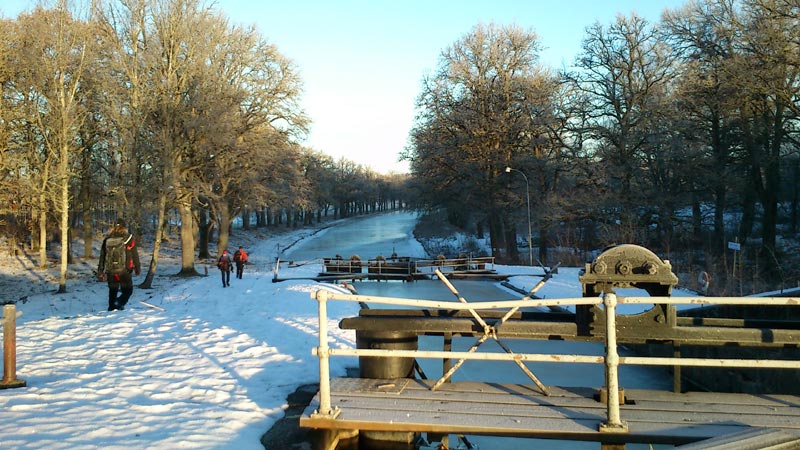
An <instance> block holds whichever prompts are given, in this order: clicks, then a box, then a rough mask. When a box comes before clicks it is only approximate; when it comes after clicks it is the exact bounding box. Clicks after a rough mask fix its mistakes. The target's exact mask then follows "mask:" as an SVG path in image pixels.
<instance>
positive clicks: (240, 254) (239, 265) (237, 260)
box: [233, 245, 247, 280]
mask: <svg viewBox="0 0 800 450" xmlns="http://www.w3.org/2000/svg"><path fill="white" fill-rule="evenodd" d="M233 262H234V264H236V278H238V279H240V280H241V279H242V272H244V265H245V264H247V252H246V251H244V248H242V246H241V245H240V246H239V250H236V251H235V252H233Z"/></svg>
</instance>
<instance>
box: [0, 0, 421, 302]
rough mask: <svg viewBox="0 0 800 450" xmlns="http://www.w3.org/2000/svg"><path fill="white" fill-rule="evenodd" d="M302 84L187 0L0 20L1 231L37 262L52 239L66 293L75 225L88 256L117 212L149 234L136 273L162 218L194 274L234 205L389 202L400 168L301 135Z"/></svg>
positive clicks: (221, 236) (256, 212)
mask: <svg viewBox="0 0 800 450" xmlns="http://www.w3.org/2000/svg"><path fill="white" fill-rule="evenodd" d="M301 97H302V80H301V76H300V74H299V73H298V70H297V68H296V67H295V66H294V64H293V63H292V61H291V60H290V59H289V58H288V57H286V56H285V55H283V54H281V53H280V51H279V50H278V48H277V46H276V45H274V44H271V43H269V42H268V41H267V40H266V39H265V38H264V37H263V36H262V35H261V34H260V33H259V32H258V31H257V30H256V29H255V28H253V27H245V26H240V25H235V24H232V23H230V22H229V20H228V19H227V18H226V16H225V15H223V14H221V13H220V12H219V11H217V10H216V9H215V8H214V7H213V4H207V3H205V2H203V1H201V0H106V1H94V2H91V5H89V4H88V3H87V4H85V5H78V4H73V3H69V2H67V1H65V0H59V1H57V2H56V4H55V5H54V6H52V7H45V6H41V5H40V6H36V7H35V8H34V9H33V10H31V11H29V12H24V13H21V14H20V15H19V16H18V17H16V18H15V19H0V226H2V232H3V234H4V236H5V237H6V238H7V239H8V240H9V243H10V245H11V248H12V249H16V248H17V246H18V245H19V244H21V243H26V244H27V245H30V247H31V249H32V250H33V251H34V252H38V260H39V261H38V262H39V267H40V268H45V267H46V266H47V264H48V262H47V249H48V244H49V243H51V242H53V241H54V240H55V243H58V244H60V247H57V248H60V254H59V261H60V280H59V292H65V291H66V279H67V268H68V264H69V262H70V260H71V258H72V253H73V252H72V251H71V249H70V243H71V242H72V237H73V234H74V235H77V236H80V237H81V238H82V241H83V243H84V248H83V250H82V254H83V256H84V257H86V258H90V257H92V248H93V242H97V238H98V237H99V236H98V231H99V230H102V229H103V227H104V226H106V225H107V224H109V223H111V222H112V221H113V220H114V219H115V218H116V217H124V218H125V219H126V221H127V222H128V223H129V226H130V227H131V228H132V230H133V231H134V232H135V233H137V234H141V233H145V232H147V233H151V235H152V236H154V239H153V243H154V245H153V254H152V259H151V263H150V267H149V270H148V273H147V276H146V280H145V282H144V283H143V284H144V285H145V286H147V285H149V284H150V282H151V281H152V279H153V276H154V274H155V270H156V266H157V264H158V256H159V247H160V243H161V242H162V239H164V238H165V235H164V233H165V229H166V228H167V226H168V225H169V224H170V223H172V224H177V225H178V227H179V230H180V245H181V274H184V275H192V274H195V269H194V263H195V260H196V257H197V256H199V257H203V256H207V255H208V238H209V235H210V234H211V230H212V229H216V230H217V231H218V244H219V247H220V248H224V247H225V246H227V241H228V238H229V230H230V227H231V224H232V223H233V221H234V220H235V219H236V218H237V217H240V218H241V220H242V223H243V226H244V227H250V226H267V225H274V224H284V223H285V224H287V225H288V226H293V225H296V224H308V223H312V222H314V221H319V220H321V219H322V216H323V215H328V214H332V215H333V216H334V217H347V216H350V215H354V214H360V213H365V212H371V211H375V210H381V209H386V208H392V207H397V206H398V205H400V204H401V203H402V197H403V196H404V195H405V194H404V192H405V187H404V185H405V183H406V179H405V176H402V175H390V176H384V175H379V174H376V173H374V172H373V171H372V170H370V169H369V168H365V167H363V166H361V165H358V164H356V163H353V162H351V161H348V160H347V159H344V158H342V159H339V160H334V159H333V158H331V157H330V156H327V155H325V154H323V153H321V152H319V151H316V150H314V149H310V148H307V147H304V146H303V145H301V142H302V141H303V138H304V137H305V136H306V134H307V132H308V126H309V119H308V117H307V116H306V115H305V113H304V111H303V110H302V108H301V107H300V100H301ZM253 221H254V222H255V223H253ZM198 249H199V252H197V250H198Z"/></svg>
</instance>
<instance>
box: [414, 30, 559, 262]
mask: <svg viewBox="0 0 800 450" xmlns="http://www.w3.org/2000/svg"><path fill="white" fill-rule="evenodd" d="M538 57H539V40H538V37H537V36H536V34H535V33H533V32H531V31H524V30H522V29H520V28H518V27H516V26H506V27H501V26H497V25H494V24H492V25H489V26H483V25H478V26H476V27H475V28H473V30H472V31H471V32H470V33H469V34H467V35H466V36H464V37H463V38H462V39H461V40H459V41H458V42H456V43H455V44H453V45H452V46H450V47H449V48H447V49H446V50H445V51H443V52H442V55H441V57H440V63H439V67H438V70H437V71H436V72H435V73H434V74H433V75H431V76H429V77H426V79H425V80H424V81H423V89H422V93H421V94H420V96H419V98H418V100H417V108H418V109H419V111H420V113H419V116H418V119H417V124H416V125H415V127H414V129H413V130H412V133H411V135H412V137H411V139H412V144H411V147H410V148H409V150H408V152H407V153H406V154H405V158H406V159H408V160H410V161H411V168H412V171H413V172H414V174H415V175H416V176H417V177H420V178H421V180H422V181H423V183H425V186H426V191H428V192H430V193H431V194H432V195H431V196H429V197H428V198H427V199H426V200H427V201H428V202H429V204H432V205H439V206H444V207H446V208H447V209H448V215H449V217H450V219H451V220H452V221H454V222H455V223H461V224H462V225H463V224H465V223H467V222H468V221H469V220H470V219H471V218H470V216H471V215H473V214H474V215H476V216H478V217H477V218H478V220H486V221H487V222H488V223H489V234H490V239H491V242H492V247H493V249H499V248H500V247H503V246H505V247H506V252H507V254H508V255H509V256H511V257H515V255H516V245H515V243H516V238H515V234H516V233H515V226H514V224H513V223H512V221H511V220H510V215H509V211H510V210H509V207H508V206H509V204H508V202H509V199H508V194H507V192H508V191H507V189H505V188H504V185H505V182H504V180H508V178H507V176H506V175H505V171H504V169H505V167H506V166H508V165H509V164H511V163H512V162H513V161H517V160H518V159H517V158H516V155H526V154H531V153H534V152H535V151H536V150H535V148H536V147H537V143H538V142H540V141H541V137H542V135H543V134H545V133H546V130H547V128H546V126H545V125H544V124H543V122H546V118H543V116H546V114H542V111H548V110H549V105H548V104H547V102H548V100H549V93H550V92H552V91H553V90H554V89H555V83H553V80H552V76H551V75H550V74H549V72H548V71H546V70H544V69H543V68H542V67H541V66H540V65H539V64H538ZM471 207H475V210H474V212H470V208H471ZM472 219H474V217H472ZM506 243H507V244H506Z"/></svg>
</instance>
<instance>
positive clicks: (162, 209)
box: [139, 192, 167, 289]
mask: <svg viewBox="0 0 800 450" xmlns="http://www.w3.org/2000/svg"><path fill="white" fill-rule="evenodd" d="M166 215H167V194H166V193H164V192H161V193H160V194H159V195H158V219H156V221H157V222H156V228H155V236H154V238H153V255H152V257H151V258H150V267H149V268H148V269H147V275H145V277H144V281H142V284H140V285H139V287H140V288H142V289H150V288H151V287H152V286H153V278H155V276H156V267H158V252H159V250H161V239H162V237H163V236H164V232H163V231H164V227H163V224H164V222H166Z"/></svg>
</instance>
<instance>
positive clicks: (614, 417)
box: [311, 290, 800, 432]
mask: <svg viewBox="0 0 800 450" xmlns="http://www.w3.org/2000/svg"><path fill="white" fill-rule="evenodd" d="M311 298H312V299H314V300H317V302H319V304H320V308H319V310H320V317H319V320H320V345H319V347H317V349H314V350H313V351H312V353H313V354H315V355H316V356H318V357H319V361H320V410H319V414H324V415H328V416H331V415H335V414H338V410H335V411H334V410H331V406H330V369H329V357H330V356H373V357H407V358H433V359H451V358H460V359H472V360H483V361H517V362H521V361H535V362H561V363H593V364H599V363H605V365H606V389H607V390H608V395H607V398H606V400H607V403H606V409H607V410H606V414H607V421H606V422H605V423H604V424H602V425H601V429H602V431H605V432H626V431H627V426H626V425H625V423H624V422H623V421H622V420H621V416H620V411H619V400H620V398H619V373H618V368H619V365H620V364H628V365H654V366H662V365H663V366H706V367H761V368H778V369H800V361H790V360H765V359H716V358H709V359H705V358H668V357H620V356H619V354H618V350H617V334H616V306H617V305H618V304H651V303H652V304H731V305H770V306H785V305H798V304H800V299H798V298H791V297H759V298H753V297H748V298H742V297H617V296H616V295H615V294H613V293H607V294H604V296H603V298H602V299H601V298H599V297H578V298H561V299H533V298H530V297H529V296H525V297H523V298H522V300H512V301H506V300H498V301H486V302H473V303H466V302H461V301H460V300H461V299H460V298H459V302H458V303H456V302H448V301H434V300H418V299H406V298H393V297H371V296H365V295H348V294H342V293H338V292H330V291H325V290H318V291H315V292H312V293H311ZM329 300H341V301H351V302H367V303H378V304H389V305H398V306H411V307H417V308H420V309H445V310H451V311H452V310H470V311H472V312H473V313H474V312H475V311H476V310H489V309H507V308H519V307H532V306H563V305H599V304H600V303H603V306H604V308H605V313H606V337H605V339H606V341H605V349H606V354H605V356H587V355H556V354H525V353H523V354H519V353H514V354H509V353H475V352H452V351H425V350H388V349H381V350H375V349H342V348H339V349H330V348H328V346H327V340H328V336H327V334H328V331H327V321H328V318H327V313H326V311H327V309H326V308H325V307H324V306H322V305H324V304H325V303H326V302H328V301H329ZM323 342H324V344H323ZM323 366H324V368H323Z"/></svg>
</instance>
